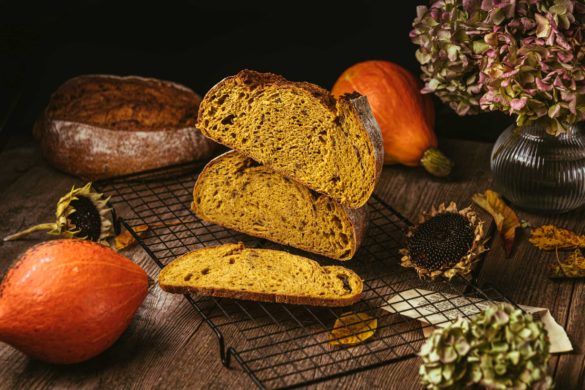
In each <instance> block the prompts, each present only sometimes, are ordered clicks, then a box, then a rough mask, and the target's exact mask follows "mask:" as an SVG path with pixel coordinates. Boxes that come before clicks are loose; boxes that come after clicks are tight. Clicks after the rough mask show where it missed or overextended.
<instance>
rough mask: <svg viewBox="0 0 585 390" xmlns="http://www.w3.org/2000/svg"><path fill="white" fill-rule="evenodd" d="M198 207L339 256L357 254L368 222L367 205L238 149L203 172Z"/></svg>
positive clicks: (207, 216) (259, 232)
mask: <svg viewBox="0 0 585 390" xmlns="http://www.w3.org/2000/svg"><path fill="white" fill-rule="evenodd" d="M192 209H193V211H194V212H195V213H196V214H197V215H198V216H199V217H200V218H201V219H203V220H205V221H209V222H213V223H216V224H218V225H222V226H225V227H228V228H230V229H234V230H237V231H240V232H243V233H246V234H249V235H251V236H255V237H261V238H265V239H268V240H270V241H274V242H278V243H280V244H284V245H290V246H294V247H296V248H300V249H303V250H305V251H308V252H313V253H318V254H320V255H323V256H327V257H331V258H333V259H337V260H349V259H351V258H352V257H353V256H354V254H355V252H356V250H357V249H358V247H359V245H360V243H361V239H362V236H363V232H364V230H365V224H366V210H365V207H361V208H359V209H349V208H347V207H344V206H341V205H340V204H338V203H337V202H335V201H334V200H333V199H331V198H329V197H327V196H325V195H319V194H316V193H315V192H313V191H311V190H309V189H308V188H307V187H305V186H303V185H301V184H299V183H297V182H294V181H292V180H290V179H287V178H286V177H283V176H281V175H279V174H278V173H276V172H274V171H273V170H272V169H270V168H268V167H266V166H263V165H259V164H258V163H256V162H255V161H254V160H252V159H251V158H248V157H246V156H244V155H242V154H240V153H238V152H235V151H231V152H227V153H225V154H223V155H221V156H219V157H216V158H215V159H214V160H212V161H211V162H210V163H209V164H207V166H206V167H205V169H204V170H203V171H202V172H201V174H200V175H199V178H198V179H197V183H195V188H194V190H193V204H192Z"/></svg>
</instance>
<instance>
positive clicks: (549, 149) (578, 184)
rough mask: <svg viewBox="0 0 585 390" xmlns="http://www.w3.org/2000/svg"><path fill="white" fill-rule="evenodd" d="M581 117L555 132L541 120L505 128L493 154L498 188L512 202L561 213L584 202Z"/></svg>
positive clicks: (584, 133) (584, 145) (584, 140)
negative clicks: (550, 130)
mask: <svg viewBox="0 0 585 390" xmlns="http://www.w3.org/2000/svg"><path fill="white" fill-rule="evenodd" d="M584 127H585V126H584V122H581V123H580V124H577V125H575V126H573V127H572V128H570V129H569V130H568V131H567V132H566V133H564V134H561V135H559V136H553V135H550V134H548V133H547V132H546V129H545V127H544V125H542V123H539V122H537V123H535V124H533V125H530V126H523V127H516V126H515V125H512V126H510V127H508V128H507V129H506V130H504V132H503V133H502V134H501V135H500V136H499V138H498V139H497V141H496V143H495V145H494V148H493V150H492V155H491V169H492V174H493V177H494V187H495V189H496V191H498V192H499V193H501V194H502V195H504V196H505V197H506V198H507V199H508V200H509V201H510V202H512V203H513V204H515V205H516V206H518V207H520V208H522V209H525V210H530V211H534V212H541V213H563V212H567V211H570V210H574V209H576V208H578V207H581V206H583V205H585V131H584Z"/></svg>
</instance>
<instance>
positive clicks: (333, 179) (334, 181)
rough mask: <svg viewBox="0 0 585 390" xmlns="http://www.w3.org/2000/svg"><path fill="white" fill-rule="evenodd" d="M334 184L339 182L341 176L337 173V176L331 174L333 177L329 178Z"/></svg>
mask: <svg viewBox="0 0 585 390" xmlns="http://www.w3.org/2000/svg"><path fill="white" fill-rule="evenodd" d="M329 180H330V181H331V182H332V183H333V184H337V183H339V180H340V178H339V176H337V175H335V176H331V179H329Z"/></svg>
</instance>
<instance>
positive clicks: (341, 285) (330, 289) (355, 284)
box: [158, 243, 363, 306]
mask: <svg viewBox="0 0 585 390" xmlns="http://www.w3.org/2000/svg"><path fill="white" fill-rule="evenodd" d="M158 284H159V285H160V287H161V288H162V289H163V290H164V291H167V292H171V293H178V294H185V293H188V292H193V293H196V294H199V295H206V296H214V297H224V298H235V299H245V300H251V301H261V302H281V303H292V304H299V305H312V306H348V305H351V304H353V303H355V302H357V301H358V300H359V299H360V296H361V293H362V290H363V283H362V280H361V279H360V277H359V276H358V275H357V274H356V273H354V272H353V271H351V270H349V269H347V268H344V267H340V266H325V267H322V266H320V265H319V263H317V262H316V261H313V260H310V259H307V258H306V257H301V256H296V255H291V254H290V253H287V252H283V251H277V250H271V249H252V248H245V247H244V245H243V244H241V243H240V244H225V245H220V246H215V247H207V248H201V249H197V250H195V251H193V252H190V253H187V254H185V255H183V256H181V257H179V258H177V259H175V260H173V261H172V262H171V263H169V264H168V265H167V266H166V267H164V268H163V269H162V271H161V272H160V274H159V276H158Z"/></svg>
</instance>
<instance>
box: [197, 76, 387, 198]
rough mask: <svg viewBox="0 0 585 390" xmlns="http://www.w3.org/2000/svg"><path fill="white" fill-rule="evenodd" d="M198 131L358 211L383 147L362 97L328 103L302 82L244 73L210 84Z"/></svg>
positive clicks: (328, 99) (322, 92) (316, 89)
mask: <svg viewBox="0 0 585 390" xmlns="http://www.w3.org/2000/svg"><path fill="white" fill-rule="evenodd" d="M197 128H198V129H200V130H201V132H202V133H203V134H204V135H206V136H207V137H209V138H211V139H213V140H215V141H217V142H219V143H222V144H224V145H226V146H228V147H230V148H232V149H236V150H238V151H240V152H242V153H244V154H246V155H248V156H249V157H251V158H253V159H254V160H256V161H258V162H259V163H261V164H264V165H268V166H270V167H271V168H272V169H274V170H275V171H277V172H278V173H280V174H282V175H284V176H286V177H289V178H291V179H294V180H296V181H298V182H299V183H302V184H304V185H306V186H307V187H309V188H311V189H312V190H314V191H316V192H318V193H321V194H326V195H328V196H330V197H331V198H333V199H335V200H336V201H338V202H339V203H341V204H343V205H345V206H348V207H352V208H357V207H361V206H363V205H364V204H365V203H366V201H367V200H368V199H369V197H370V195H372V193H373V191H374V187H375V186H376V183H377V181H378V178H379V175H380V172H381V170H382V163H383V155H384V149H383V143H382V134H381V132H380V128H379V127H378V124H377V123H376V120H375V119H374V117H373V115H372V113H371V111H370V106H369V104H368V101H367V98H366V97H365V96H361V95H359V94H352V95H345V96H342V97H341V98H340V99H339V100H337V101H336V100H335V99H334V98H333V97H332V96H331V95H330V94H329V93H328V92H327V91H325V90H324V89H322V88H320V87H318V86H316V85H313V84H309V83H297V82H291V81H287V80H286V79H284V78H283V77H281V76H277V75H275V74H271V73H258V72H254V71H250V70H243V71H241V72H240V73H238V74H237V75H236V76H232V77H228V78H226V79H224V80H223V81H221V82H220V83H219V84H217V85H216V86H215V87H213V88H212V89H211V90H210V91H209V92H208V93H207V94H206V95H205V97H204V98H203V101H202V102H201V105H200V106H199V115H198V119H197Z"/></svg>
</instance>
